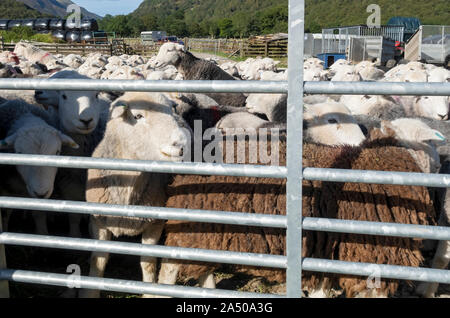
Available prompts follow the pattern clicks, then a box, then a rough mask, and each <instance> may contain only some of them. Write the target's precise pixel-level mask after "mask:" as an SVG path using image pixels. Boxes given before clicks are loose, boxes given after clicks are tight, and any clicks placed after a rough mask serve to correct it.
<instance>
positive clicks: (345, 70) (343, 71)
mask: <svg viewBox="0 0 450 318" xmlns="http://www.w3.org/2000/svg"><path fill="white" fill-rule="evenodd" d="M333 65H334V64H333ZM361 80H362V78H361V75H359V73H358V72H357V71H356V70H355V67H354V66H352V65H342V66H341V67H339V68H338V69H337V71H336V73H335V75H334V76H333V77H332V78H331V81H332V82H359V81H361Z"/></svg>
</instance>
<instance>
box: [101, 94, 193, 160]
mask: <svg viewBox="0 0 450 318" xmlns="http://www.w3.org/2000/svg"><path fill="white" fill-rule="evenodd" d="M172 109H173V102H172V101H171V100H169V99H168V98H167V97H166V96H165V95H164V94H160V93H137V92H129V93H125V94H124V95H123V96H122V97H120V98H119V99H117V100H116V101H115V102H114V103H113V104H112V111H111V115H110V118H111V119H110V121H109V122H108V127H107V129H106V134H109V133H114V134H115V135H116V136H118V137H117V138H118V139H119V140H120V142H121V144H122V148H123V149H124V152H125V150H126V153H124V155H125V156H129V158H130V159H139V160H159V161H175V162H179V161H182V160H183V159H184V158H185V156H186V155H189V152H186V151H185V150H188V147H189V146H190V134H189V133H188V132H187V131H186V129H183V128H181V127H180V126H179V125H178V123H177V121H176V120H175V118H174V115H173V110H172ZM138 136H141V137H140V138H138ZM105 138H107V137H106V136H105Z"/></svg>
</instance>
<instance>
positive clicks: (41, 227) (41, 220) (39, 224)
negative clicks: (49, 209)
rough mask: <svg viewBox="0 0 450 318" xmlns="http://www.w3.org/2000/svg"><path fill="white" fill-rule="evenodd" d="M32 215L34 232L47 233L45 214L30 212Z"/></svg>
mask: <svg viewBox="0 0 450 318" xmlns="http://www.w3.org/2000/svg"><path fill="white" fill-rule="evenodd" d="M31 215H33V219H34V224H35V225H36V233H37V234H39V235H48V228H47V215H46V214H45V212H36V211H33V212H31Z"/></svg>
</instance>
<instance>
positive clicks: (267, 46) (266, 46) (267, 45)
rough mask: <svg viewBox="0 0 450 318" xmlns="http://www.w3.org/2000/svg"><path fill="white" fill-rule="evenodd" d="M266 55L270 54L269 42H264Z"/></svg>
mask: <svg viewBox="0 0 450 318" xmlns="http://www.w3.org/2000/svg"><path fill="white" fill-rule="evenodd" d="M264 56H269V42H268V41H266V42H265V43H264Z"/></svg>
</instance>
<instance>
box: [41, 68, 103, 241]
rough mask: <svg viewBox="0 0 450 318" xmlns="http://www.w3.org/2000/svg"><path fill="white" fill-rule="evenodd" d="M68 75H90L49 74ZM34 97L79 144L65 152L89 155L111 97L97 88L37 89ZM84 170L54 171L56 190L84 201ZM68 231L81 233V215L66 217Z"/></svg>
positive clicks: (98, 137)
mask: <svg viewBox="0 0 450 318" xmlns="http://www.w3.org/2000/svg"><path fill="white" fill-rule="evenodd" d="M51 78H52V79H55V78H61V79H67V78H74V79H89V78H88V77H87V76H84V75H81V74H79V73H77V72H76V71H61V72H58V73H55V74H54V75H53V76H52V77H51ZM35 97H36V100H37V101H38V102H39V103H41V104H44V105H47V106H53V107H56V108H57V109H58V116H59V122H60V123H59V125H60V129H61V131H63V132H64V133H65V134H67V135H69V136H70V137H71V138H72V139H74V140H75V141H76V142H77V143H78V144H79V145H80V148H79V149H76V150H69V149H66V150H65V151H64V152H63V154H64V155H67V156H90V155H91V154H92V151H93V150H94V149H95V147H96V145H97V144H98V142H100V140H101V138H102V136H103V131H104V128H105V125H106V118H107V114H108V111H109V104H110V101H108V100H105V99H103V98H102V97H101V96H100V94H99V92H96V91H36V93H35ZM85 179H86V172H85V171H84V170H80V169H60V170H59V172H58V175H57V184H58V190H59V191H60V192H61V196H62V197H64V198H65V199H67V200H75V201H84V200H85V199H84V195H85V194H84V188H85ZM69 221H70V235H71V236H74V237H77V236H80V232H79V221H80V216H79V215H76V214H73V215H70V217H69Z"/></svg>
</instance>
